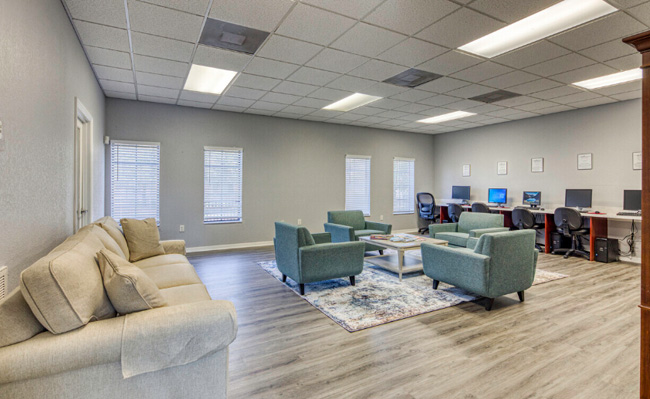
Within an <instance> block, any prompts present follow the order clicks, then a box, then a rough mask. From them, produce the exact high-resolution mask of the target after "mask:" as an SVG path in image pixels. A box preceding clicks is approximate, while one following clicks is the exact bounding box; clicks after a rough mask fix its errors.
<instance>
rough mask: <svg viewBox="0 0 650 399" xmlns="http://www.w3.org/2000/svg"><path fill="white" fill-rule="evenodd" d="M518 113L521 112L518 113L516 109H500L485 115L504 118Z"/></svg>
mask: <svg viewBox="0 0 650 399" xmlns="http://www.w3.org/2000/svg"><path fill="white" fill-rule="evenodd" d="M520 112H521V111H519V110H518V109H514V108H503V109H500V110H498V111H491V112H487V113H486V114H485V115H489V116H491V117H500V118H505V117H507V116H508V115H514V114H518V113H520Z"/></svg>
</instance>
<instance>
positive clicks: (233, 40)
mask: <svg viewBox="0 0 650 399" xmlns="http://www.w3.org/2000/svg"><path fill="white" fill-rule="evenodd" d="M268 36H269V32H264V31H261V30H257V29H253V28H247V27H245V26H241V25H235V24H231V23H229V22H225V21H220V20H218V19H212V18H208V19H207V21H206V22H205V27H204V28H203V32H202V33H201V38H200V39H199V43H201V44H205V45H206V46H211V47H219V48H224V49H227V50H232V51H238V52H240V53H246V54H255V52H256V51H257V49H258V48H260V46H261V45H262V43H264V40H266V38H267V37H268Z"/></svg>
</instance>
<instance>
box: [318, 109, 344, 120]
mask: <svg viewBox="0 0 650 399" xmlns="http://www.w3.org/2000/svg"><path fill="white" fill-rule="evenodd" d="M342 113H343V112H341V111H330V110H327V109H319V110H318V111H316V112H314V113H313V114H311V115H310V116H314V117H319V116H320V117H324V118H328V119H329V118H334V117H335V116H338V115H341V114H342Z"/></svg>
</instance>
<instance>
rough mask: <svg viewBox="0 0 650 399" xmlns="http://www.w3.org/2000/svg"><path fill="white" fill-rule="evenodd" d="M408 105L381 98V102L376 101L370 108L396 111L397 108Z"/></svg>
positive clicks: (404, 102) (403, 102)
mask: <svg viewBox="0 0 650 399" xmlns="http://www.w3.org/2000/svg"><path fill="white" fill-rule="evenodd" d="M408 104H409V103H408V102H406V101H400V100H391V99H390V98H383V99H381V100H377V101H375V102H373V103H372V106H373V107H375V108H382V109H396V108H399V107H403V106H405V105H408Z"/></svg>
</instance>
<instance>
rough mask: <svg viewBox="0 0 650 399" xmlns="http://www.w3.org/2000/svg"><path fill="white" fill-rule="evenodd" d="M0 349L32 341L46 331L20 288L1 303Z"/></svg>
mask: <svg viewBox="0 0 650 399" xmlns="http://www.w3.org/2000/svg"><path fill="white" fill-rule="evenodd" d="M0 320H2V322H1V323H0V348H1V347H3V346H7V345H13V344H16V343H18V342H22V341H25V340H28V339H30V338H31V337H33V336H34V335H36V334H38V333H41V332H43V331H45V328H44V327H43V325H42V324H41V323H39V322H38V320H37V319H36V317H35V316H34V313H32V310H31V309H30V308H29V305H28V304H27V302H25V298H24V297H23V294H22V293H21V292H20V288H16V289H15V290H13V291H12V292H11V293H10V294H9V296H7V297H6V298H4V299H3V300H2V301H0Z"/></svg>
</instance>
